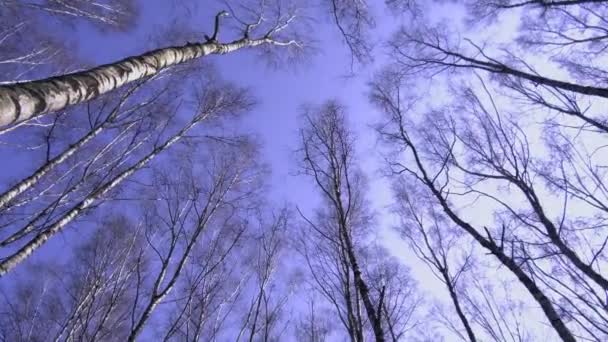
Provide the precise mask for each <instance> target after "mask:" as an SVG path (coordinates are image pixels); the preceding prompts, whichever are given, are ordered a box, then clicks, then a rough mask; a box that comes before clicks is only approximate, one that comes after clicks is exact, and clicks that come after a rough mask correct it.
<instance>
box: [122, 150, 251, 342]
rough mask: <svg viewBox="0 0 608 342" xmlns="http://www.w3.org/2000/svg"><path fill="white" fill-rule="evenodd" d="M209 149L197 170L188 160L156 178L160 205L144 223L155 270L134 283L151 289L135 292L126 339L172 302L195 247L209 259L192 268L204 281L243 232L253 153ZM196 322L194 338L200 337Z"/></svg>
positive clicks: (154, 206)
mask: <svg viewBox="0 0 608 342" xmlns="http://www.w3.org/2000/svg"><path fill="white" fill-rule="evenodd" d="M214 145H215V146H214ZM208 149H209V150H210V151H209V152H207V153H205V154H203V155H201V153H200V152H199V156H198V158H202V159H203V158H204V160H205V163H206V165H205V166H204V167H203V168H202V170H200V171H198V170H197V169H196V165H197V163H200V162H197V159H198V158H192V159H190V162H191V163H190V165H188V163H186V165H185V167H184V168H182V169H181V170H180V172H175V171H171V173H170V174H169V173H167V172H166V171H165V172H161V173H159V174H158V176H157V177H156V186H154V189H157V190H156V191H158V192H159V193H158V195H156V196H155V198H157V199H160V201H159V200H156V201H153V202H152V203H150V208H149V209H148V210H147V212H148V213H147V214H146V220H145V224H146V227H147V230H146V232H145V235H146V239H147V241H148V245H149V247H150V251H151V252H152V255H153V256H154V257H155V259H156V260H155V261H154V262H153V263H154V265H155V266H156V267H155V270H154V271H152V274H151V275H149V276H148V277H147V279H145V280H146V282H142V284H138V287H140V286H144V285H146V284H149V285H148V286H150V289H149V290H146V291H143V289H142V290H139V291H137V293H138V294H137V295H136V296H135V297H134V298H133V305H132V312H131V315H130V316H131V320H130V321H131V328H130V329H131V332H130V334H129V337H128V340H130V341H133V340H135V339H136V338H137V336H138V335H139V334H141V332H142V331H143V329H144V327H145V326H146V324H147V323H148V322H149V321H150V319H151V317H152V314H153V313H154V311H155V310H156V308H157V307H158V305H159V304H160V303H162V302H163V301H165V300H169V299H170V297H169V296H170V294H171V293H172V292H173V291H174V289H175V288H176V287H177V284H178V283H179V282H180V279H182V274H183V273H184V270H185V269H186V267H187V265H189V264H190V263H192V262H193V259H192V258H193V256H194V253H195V252H196V250H197V249H201V248H202V249H203V255H204V254H206V253H212V256H213V257H212V258H211V260H210V261H209V263H204V264H203V267H200V266H199V267H195V270H200V271H199V272H202V273H201V274H200V279H201V281H202V280H206V277H207V276H208V275H209V273H211V272H212V271H213V270H214V269H215V268H216V267H219V266H220V265H222V264H223V261H224V259H225V258H226V256H227V255H228V254H229V253H230V252H231V251H232V250H233V248H234V247H235V246H236V245H237V243H238V242H239V240H240V238H241V237H242V235H243V233H244V231H245V228H246V224H245V223H244V222H243V220H242V219H241V217H240V210H242V208H247V206H250V205H251V203H250V201H252V197H253V196H255V193H256V191H257V189H258V187H257V186H256V185H257V184H259V181H258V179H259V176H260V175H259V170H257V169H256V167H255V165H256V163H255V151H254V150H252V148H251V147H250V146H249V147H248V146H247V145H244V144H243V143H240V144H237V145H236V146H226V145H225V144H223V143H221V142H218V143H214V144H210V145H208ZM184 155H185V154H184ZM186 160H188V159H186ZM198 261H203V262H204V261H205V258H198ZM194 262H195V263H196V261H194ZM138 279H139V277H138ZM142 279H143V278H142ZM195 289H196V288H195ZM186 304H189V303H188V302H186ZM200 322H201V321H200V320H199V324H197V327H198V329H195V330H196V331H195V333H194V337H193V338H200V336H201V334H202V333H203V331H202V329H201V328H202V323H200Z"/></svg>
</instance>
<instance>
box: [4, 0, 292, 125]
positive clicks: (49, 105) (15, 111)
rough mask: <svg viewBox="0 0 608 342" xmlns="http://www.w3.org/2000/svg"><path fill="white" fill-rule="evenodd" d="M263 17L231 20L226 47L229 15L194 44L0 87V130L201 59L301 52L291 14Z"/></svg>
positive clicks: (218, 19)
mask: <svg viewBox="0 0 608 342" xmlns="http://www.w3.org/2000/svg"><path fill="white" fill-rule="evenodd" d="M278 8H279V9H280V8H282V7H278ZM266 11H269V9H268V8H266V6H265V5H263V6H262V8H260V9H258V16H257V19H255V20H254V21H252V22H241V21H240V19H238V16H237V20H238V21H239V23H242V27H241V36H240V37H238V38H237V39H235V40H232V41H228V42H222V41H221V39H220V38H221V37H220V31H221V28H222V23H221V21H222V19H226V18H225V17H229V16H230V14H229V12H227V11H222V12H220V13H218V14H217V15H216V16H215V25H214V31H213V33H212V34H211V35H210V36H206V38H205V40H202V41H200V42H196V43H187V44H186V45H182V46H172V47H167V48H161V49H157V50H153V51H149V52H146V53H144V54H141V55H138V56H132V57H127V58H125V59H123V60H121V61H117V62H115V63H110V64H106V65H101V66H98V67H96V68H93V69H89V70H84V71H80V72H76V73H71V74H66V75H58V76H54V77H50V78H46V79H41V80H36V81H29V82H21V83H12V84H4V85H1V86H0V126H7V125H15V124H18V123H20V122H23V121H26V120H29V119H31V118H33V117H36V116H38V115H41V114H45V113H49V112H54V111H58V110H61V109H63V108H66V107H68V106H72V105H75V104H78V103H82V102H85V101H90V100H91V99H94V98H96V97H97V96H99V95H101V94H105V93H107V92H110V91H113V90H115V89H118V88H120V87H122V86H124V85H126V84H129V83H131V82H134V81H142V80H144V79H146V78H148V77H150V76H153V75H155V74H157V73H159V72H161V71H162V70H164V69H166V68H169V67H171V66H174V65H179V64H182V63H185V62H188V61H191V60H194V59H198V58H201V57H205V56H209V55H221V54H227V53H232V52H235V51H237V50H240V49H243V48H254V47H260V46H264V45H272V46H283V47H288V48H298V47H299V46H301V44H300V43H299V42H298V41H296V40H292V39H289V38H288V37H289V35H290V33H289V30H290V29H291V27H292V25H293V22H294V20H296V19H297V16H296V13H295V12H288V13H283V12H281V11H280V10H279V11H278V12H277V13H278V15H277V16H276V20H273V21H272V22H268V21H267V19H266V18H267V16H266V15H265V13H266ZM275 12H276V11H275ZM234 15H235V14H232V16H234Z"/></svg>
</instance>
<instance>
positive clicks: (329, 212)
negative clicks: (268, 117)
mask: <svg viewBox="0 0 608 342" xmlns="http://www.w3.org/2000/svg"><path fill="white" fill-rule="evenodd" d="M344 115H345V114H344V109H343V108H342V107H340V105H338V104H337V103H335V102H328V103H326V104H325V105H324V106H322V107H321V108H319V109H316V110H314V111H309V112H306V113H305V114H304V120H306V122H305V126H304V128H302V129H301V131H300V135H301V139H302V143H301V144H302V145H301V155H302V156H303V158H304V162H303V166H302V172H303V173H304V174H306V175H309V176H310V177H311V178H313V179H314V181H315V185H316V186H317V187H318V188H319V190H320V192H321V195H322V198H323V200H324V203H325V204H326V205H327V208H326V209H322V211H321V213H322V217H323V220H324V221H326V222H323V221H321V222H319V221H317V222H319V223H314V222H312V221H310V220H308V223H309V225H310V226H311V228H312V229H313V230H314V231H316V233H317V234H319V235H320V236H321V237H323V238H325V239H327V240H328V243H329V244H330V246H331V245H332V244H333V246H331V247H330V248H331V249H330V250H329V252H330V253H337V254H338V255H340V259H339V260H341V261H342V263H343V266H342V267H344V268H345V269H344V270H343V272H345V275H346V277H347V278H348V277H350V274H351V273H352V280H353V282H354V284H353V287H354V289H355V291H356V295H357V296H360V298H361V301H362V302H363V307H364V308H365V312H366V314H367V318H368V319H369V321H370V324H371V326H372V330H373V333H374V337H375V339H376V340H377V341H384V339H385V333H384V328H383V327H382V312H381V311H380V310H379V309H378V308H379V307H381V304H382V302H383V300H384V298H383V297H384V295H383V294H380V295H379V296H378V301H377V302H374V301H373V298H374V297H373V295H372V293H371V290H372V288H371V287H370V285H368V282H367V280H365V279H364V274H363V269H362V267H363V266H362V265H361V264H360V259H359V257H358V256H357V253H358V252H357V243H361V242H363V241H361V242H359V240H362V238H363V236H364V231H365V229H366V228H368V227H366V226H368V225H370V219H369V215H368V214H367V213H366V207H365V205H366V202H365V199H364V195H363V189H362V188H363V186H364V183H363V178H362V175H361V173H360V171H359V170H358V169H357V167H356V164H355V160H356V159H355V158H356V157H355V156H354V140H353V139H354V137H353V135H352V133H351V132H350V131H349V129H348V127H347V124H346V121H345V117H344ZM332 250H333V251H332ZM330 255H331V254H330ZM342 281H344V280H342ZM357 302H358V301H355V303H353V304H357ZM348 311H350V312H356V311H355V310H348ZM360 335H361V334H360V333H359V336H360ZM360 337H362V336H360Z"/></svg>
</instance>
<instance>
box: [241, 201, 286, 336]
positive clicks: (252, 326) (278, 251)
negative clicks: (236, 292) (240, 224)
mask: <svg viewBox="0 0 608 342" xmlns="http://www.w3.org/2000/svg"><path fill="white" fill-rule="evenodd" d="M258 221H259V224H258V225H259V228H260V229H259V231H257V232H256V231H254V232H253V234H254V235H253V236H252V238H253V239H255V240H254V241H251V242H252V243H251V245H252V247H253V250H252V253H253V255H252V256H251V258H250V260H251V265H247V264H249V263H247V264H246V266H245V267H246V268H245V271H247V270H248V269H251V270H250V271H248V273H250V274H251V278H252V279H251V285H250V288H249V290H246V291H248V292H250V293H251V295H249V297H250V298H245V303H244V305H245V309H244V310H243V311H242V312H241V313H240V315H242V316H243V318H242V319H241V321H242V322H241V326H240V329H239V331H238V334H237V336H236V337H235V340H236V341H240V340H246V341H250V342H251V341H278V340H280V336H281V334H282V333H283V332H284V330H285V327H283V328H282V327H281V326H280V324H283V323H285V322H281V320H282V314H283V310H284V309H285V305H286V304H287V301H288V299H289V295H290V292H291V290H290V289H289V284H286V282H285V278H286V277H285V275H282V273H284V272H281V260H282V259H283V257H284V256H285V252H286V251H285V245H286V244H285V242H286V239H285V238H286V234H287V228H288V224H289V212H288V211H287V210H286V209H282V210H281V211H280V212H278V213H276V214H273V217H271V218H269V219H264V218H263V217H260V218H259V219H258Z"/></svg>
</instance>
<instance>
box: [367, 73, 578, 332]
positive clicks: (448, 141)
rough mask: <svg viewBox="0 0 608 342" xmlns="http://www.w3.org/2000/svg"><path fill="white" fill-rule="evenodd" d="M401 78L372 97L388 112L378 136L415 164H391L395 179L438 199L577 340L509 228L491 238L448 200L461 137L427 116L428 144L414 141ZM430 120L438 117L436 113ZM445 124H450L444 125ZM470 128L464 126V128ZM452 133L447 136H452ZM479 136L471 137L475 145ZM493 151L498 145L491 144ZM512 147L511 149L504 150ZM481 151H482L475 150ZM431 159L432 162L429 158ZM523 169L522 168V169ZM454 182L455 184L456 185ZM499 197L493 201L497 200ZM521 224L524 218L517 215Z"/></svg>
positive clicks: (386, 82)
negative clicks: (403, 178)
mask: <svg viewBox="0 0 608 342" xmlns="http://www.w3.org/2000/svg"><path fill="white" fill-rule="evenodd" d="M403 77H404V76H403V74H399V73H392V72H387V73H385V74H383V75H381V76H379V77H378V79H376V81H374V82H373V83H372V91H371V97H372V100H373V101H374V102H375V103H376V104H377V105H378V106H379V107H380V108H381V109H382V110H383V111H384V112H385V113H386V115H387V116H388V123H387V124H386V125H382V126H381V128H380V133H381V135H382V137H383V138H385V139H386V140H387V142H390V143H391V144H395V145H394V146H395V151H396V152H397V154H396V155H395V156H396V158H397V157H400V158H402V156H401V155H400V154H401V152H405V151H409V154H410V155H411V157H412V159H413V161H412V163H411V164H405V163H404V162H403V161H402V159H396V160H392V161H389V163H390V166H391V167H392V170H393V172H394V174H395V175H399V174H405V175H409V176H411V177H413V179H415V180H416V181H417V182H418V184H420V185H421V186H423V187H424V188H426V189H427V191H429V193H430V194H431V195H432V197H434V199H435V201H436V203H437V205H439V206H440V207H441V208H442V210H443V211H444V212H445V214H446V215H447V216H448V217H449V218H450V219H451V220H452V222H453V223H454V224H456V225H457V226H458V227H460V228H461V229H462V230H463V231H465V232H466V233H467V234H469V235H470V236H471V237H472V238H473V239H474V240H475V241H476V242H477V243H478V244H479V245H480V246H482V247H483V248H484V249H486V250H487V251H488V252H489V253H491V254H492V255H494V256H495V257H496V258H497V259H498V261H499V262H500V263H501V264H502V265H504V266H505V267H506V268H507V269H509V270H510V271H511V272H512V273H513V274H514V275H515V276H516V277H517V279H518V280H519V282H520V283H521V285H523V286H524V287H525V288H526V289H527V290H528V292H529V294H530V295H531V296H532V297H533V298H534V299H535V301H536V302H537V303H538V305H539V306H540V307H541V308H542V310H543V312H544V313H545V315H546V317H547V319H548V321H549V322H550V323H551V325H552V326H553V328H554V329H555V331H556V332H557V334H558V335H559V336H560V337H561V338H562V339H563V340H564V341H574V340H575V335H574V333H573V332H572V330H571V329H570V328H568V327H567V326H566V324H565V322H564V320H563V318H562V316H561V315H560V313H559V312H558V309H557V308H556V305H555V304H554V303H553V302H552V300H551V298H550V297H548V296H547V294H546V293H545V291H543V289H542V288H541V286H540V284H539V283H538V281H537V280H536V277H535V276H533V275H531V274H530V272H529V271H528V270H526V269H527V268H528V267H527V265H526V263H525V262H526V261H528V260H531V259H530V258H529V257H528V256H527V255H523V256H522V249H521V248H520V244H519V243H516V241H517V240H516V239H513V242H512V243H510V244H509V243H508V242H509V241H510V239H511V235H507V233H508V231H507V226H506V224H505V223H502V224H500V226H499V227H498V229H495V230H494V233H492V232H491V231H490V230H489V228H487V227H485V226H484V227H483V229H479V228H476V227H475V226H473V224H471V223H469V222H467V221H465V220H464V219H463V218H461V216H460V215H459V214H458V212H457V211H456V209H455V208H454V206H453V204H452V202H451V200H450V199H449V196H450V194H451V193H453V190H450V188H449V185H450V180H452V178H451V174H450V171H451V170H452V167H457V166H458V164H457V163H455V162H454V159H453V158H454V156H455V153H456V151H455V147H454V146H455V145H456V143H457V142H458V138H457V137H455V136H451V135H448V134H449V133H447V132H445V131H443V130H441V129H438V128H435V127H433V126H435V125H434V123H435V122H440V121H441V120H438V119H437V118H433V119H431V117H432V116H429V120H428V121H426V122H427V123H431V124H430V125H429V126H430V127H427V128H424V129H423V127H422V126H419V127H420V129H421V136H422V139H424V140H423V141H424V144H422V147H421V144H420V143H418V142H415V140H414V138H413V136H412V133H411V128H409V127H411V126H412V123H411V122H408V121H407V119H406V113H407V112H408V110H411V109H412V100H411V99H409V100H408V98H407V96H406V95H405V94H404V90H403V88H402V87H403V86H404V78H403ZM430 115H438V113H436V112H433V113H431V114H430ZM445 122H447V124H449V123H450V122H451V121H450V120H449V119H447V120H445ZM465 127H466V125H465ZM448 132H449V131H448ZM474 139H475V137H471V140H469V141H474ZM493 146H494V145H493ZM506 146H508V145H506ZM476 151H480V150H476ZM427 156H428V157H427ZM507 156H508V155H505V156H504V157H500V159H497V160H495V162H497V161H505V162H506V161H507V160H508V159H506V158H507ZM518 165H519V164H518ZM452 182H453V180H452ZM494 198H495V197H494ZM519 217H521V218H522V219H523V217H525V216H519Z"/></svg>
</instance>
